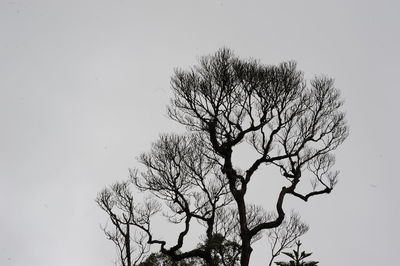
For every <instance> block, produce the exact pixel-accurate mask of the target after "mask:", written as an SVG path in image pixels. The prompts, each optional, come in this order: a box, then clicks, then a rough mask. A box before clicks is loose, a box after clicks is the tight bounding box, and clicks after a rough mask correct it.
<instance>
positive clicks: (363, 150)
mask: <svg viewBox="0 0 400 266" xmlns="http://www.w3.org/2000/svg"><path fill="white" fill-rule="evenodd" d="M399 12H400V4H399V3H398V1H365V0H364V1H361V0H360V1H307V0H297V1H266V0H264V1H227V0H226V1H221V0H220V1H211V0H208V1H188V0H182V1H172V0H168V1H128V0H108V1H106V0H92V1H89V0H79V1H72V0H65V1H55V0H51V1H50V0H49V1H41V0H37V1H34V0H31V1H28V0H26V1H13V0H1V1H0V123H1V130H0V265H4V266H8V265H10V266H11V265H17V266H26V265H29V266H54V265H55V266H71V265H73V266H90V265H93V266H94V265H96V266H107V265H113V261H114V258H115V250H114V247H113V245H112V243H110V242H109V241H107V240H106V239H105V237H104V236H103V234H102V232H101V230H100V227H99V225H100V223H104V222H105V221H106V217H105V215H104V214H103V213H102V212H101V211H100V209H99V208H98V207H97V206H96V204H95V202H94V198H95V197H96V194H97V192H98V191H99V190H101V189H102V188H103V187H104V186H106V185H109V184H111V183H112V182H114V181H116V180H122V179H123V178H125V177H127V175H128V168H129V167H135V166H136V165H137V163H136V161H135V156H137V155H138V154H139V153H140V152H143V151H146V150H148V148H149V147H150V143H151V142H152V141H153V140H155V139H156V138H157V136H158V134H159V133H160V132H166V131H174V130H177V131H179V130H182V129H181V128H180V127H179V126H178V125H177V124H176V123H174V122H172V121H170V120H168V119H167V118H166V116H165V106H166V104H167V103H168V98H169V78H170V76H171V74H172V72H173V69H174V67H188V66H190V65H192V64H194V63H196V60H197V59H198V58H199V56H201V55H205V54H210V53H213V52H215V51H216V50H217V49H218V48H220V47H222V46H228V47H230V48H232V49H233V50H235V52H236V53H237V54H238V55H239V56H241V57H245V58H247V57H253V58H258V59H260V60H261V61H262V62H264V63H267V64H276V63H279V62H281V61H283V60H292V59H293V60H296V61H298V65H299V68H300V69H302V70H303V71H304V72H305V75H306V77H307V78H312V77H313V76H314V75H316V74H327V75H329V76H331V77H334V78H335V80H336V86H337V87H338V88H340V89H341V91H342V95H343V97H344V98H345V99H346V104H345V109H346V111H347V118H348V122H349V125H350V129H351V132H350V137H349V138H348V139H347V141H346V142H345V143H344V144H343V145H342V146H341V147H340V149H339V150H338V152H337V168H338V169H340V170H341V175H340V182H339V184H338V186H337V187H336V189H335V190H334V191H333V193H332V194H330V195H328V196H322V197H319V198H314V199H312V200H311V202H309V203H308V204H302V203H300V202H299V201H298V200H296V201H292V200H290V201H288V202H287V204H285V206H286V207H287V208H298V210H299V211H300V213H301V214H302V217H303V219H304V220H305V221H306V222H308V224H309V225H310V227H311V229H310V231H309V232H308V233H307V235H306V236H305V237H304V238H303V242H304V248H305V249H306V250H307V251H313V252H314V254H313V257H312V258H314V259H316V260H319V261H320V262H321V266H338V265H344V266H346V265H349V266H354V265H364V266H376V265H395V264H396V263H397V262H398V253H399V251H398V248H399V246H400V245H399V237H400V229H399V224H400V214H399V207H398V203H399V199H400V196H399V195H398V189H399V186H400V181H399V171H398V170H397V169H399V162H398V161H399V150H400V146H399V140H398V138H399V133H400V132H399V128H400V126H399V124H398V123H399V118H398V115H399V113H400V112H399V111H400V108H399V96H400V93H399V88H398V86H399V78H400V53H399V47H400V36H399V33H400V30H399V26H400V16H399ZM244 156H246V155H245V154H244ZM269 178H270V177H268V176H266V177H263V179H260V180H258V181H257V182H260V183H258V184H261V186H260V185H258V186H257V187H258V190H259V191H258V192H257V191H254V193H253V195H258V197H259V198H260V197H263V198H261V199H262V200H264V201H265V202H266V203H268V202H269V203H270V202H271V201H272V200H274V198H275V197H274V195H269V194H268V193H262V190H263V189H262V188H263V184H264V185H265V186H267V185H268V182H269ZM256 193H260V194H256ZM263 241H264V240H263ZM260 243H261V244H259V245H258V246H257V248H256V250H255V251H254V253H253V257H252V261H251V265H254V266H258V265H266V261H267V260H266V258H267V256H266V254H264V253H266V250H267V249H266V244H265V242H260Z"/></svg>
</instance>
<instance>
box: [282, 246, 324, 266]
mask: <svg viewBox="0 0 400 266" xmlns="http://www.w3.org/2000/svg"><path fill="white" fill-rule="evenodd" d="M296 246H297V249H293V253H289V252H282V253H283V254H285V255H286V256H288V257H290V258H291V259H292V260H290V261H289V262H283V261H279V262H275V264H276V265H279V266H317V265H318V261H304V259H305V258H307V257H309V256H311V254H312V253H306V252H305V251H302V252H300V246H301V243H300V241H296Z"/></svg>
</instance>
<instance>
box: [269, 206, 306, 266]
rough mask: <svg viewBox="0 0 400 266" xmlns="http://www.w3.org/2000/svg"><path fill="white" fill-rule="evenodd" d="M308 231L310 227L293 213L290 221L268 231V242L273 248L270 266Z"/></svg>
mask: <svg viewBox="0 0 400 266" xmlns="http://www.w3.org/2000/svg"><path fill="white" fill-rule="evenodd" d="M308 229H309V227H308V225H307V224H305V223H303V222H301V221H300V217H299V215H298V214H296V213H294V212H291V214H290V217H289V219H286V218H285V219H284V220H283V222H282V224H281V225H280V226H278V227H275V228H272V229H269V230H267V233H266V235H267V240H268V242H269V245H270V247H271V259H270V261H269V264H268V265H269V266H271V265H272V262H273V261H274V259H275V258H276V257H277V256H279V254H280V253H281V252H282V251H283V250H285V249H287V248H291V247H293V245H294V244H295V242H296V240H297V239H298V238H299V237H300V236H302V235H304V234H305V233H307V231H308Z"/></svg>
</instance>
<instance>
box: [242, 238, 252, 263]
mask: <svg viewBox="0 0 400 266" xmlns="http://www.w3.org/2000/svg"><path fill="white" fill-rule="evenodd" d="M252 251H253V248H252V247H251V246H250V239H243V240H242V254H241V257H240V266H249V263H250V255H251V252H252Z"/></svg>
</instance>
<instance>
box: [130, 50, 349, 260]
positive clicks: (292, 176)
mask: <svg viewBox="0 0 400 266" xmlns="http://www.w3.org/2000/svg"><path fill="white" fill-rule="evenodd" d="M171 85H172V91H173V98H172V100H171V104H170V106H169V107H168V115H169V117H170V118H172V119H173V120H175V121H177V122H179V123H180V124H182V125H185V126H186V127H187V129H188V133H187V134H186V135H183V136H179V135H162V136H161V137H160V139H159V140H158V141H157V142H155V143H154V144H153V147H152V149H151V151H150V152H149V153H145V154H142V155H141V156H140V158H139V161H140V162H141V163H142V164H143V165H144V170H140V171H139V170H132V171H131V178H132V181H133V183H134V184H135V186H136V187H137V188H138V189H140V190H141V191H143V192H150V193H152V195H153V197H155V198H158V200H161V201H162V202H163V203H164V205H163V206H164V207H166V208H167V211H164V214H166V215H167V217H168V219H169V221H170V222H172V223H180V224H183V225H184V228H183V230H182V231H181V232H180V233H179V234H178V236H177V239H176V243H174V244H172V245H171V244H169V245H167V243H166V241H164V240H160V239H157V238H156V237H155V236H154V235H153V232H152V230H151V226H150V222H151V221H150V220H151V219H150V216H151V215H149V213H151V214H154V213H157V212H158V211H159V207H160V205H151V206H150V208H148V209H146V208H145V209H146V211H144V212H143V213H141V212H138V213H137V214H136V215H134V216H133V217H134V218H133V221H131V222H130V224H131V225H133V226H135V227H136V228H138V229H139V230H141V231H142V232H144V233H145V234H146V237H147V243H148V244H158V245H160V249H161V252H162V253H163V254H166V255H168V256H170V258H171V259H173V260H175V261H179V260H182V259H187V258H193V257H198V258H201V259H203V260H204V261H205V262H206V264H207V265H215V264H214V263H213V247H212V245H210V244H207V243H212V241H210V240H212V239H213V237H214V236H215V234H216V233H219V232H218V231H217V227H218V221H220V220H221V219H220V217H219V216H220V215H222V214H223V213H227V210H231V209H233V210H234V211H233V212H232V215H233V216H232V217H233V218H234V219H236V221H237V226H236V228H237V232H238V233H236V234H229V235H228V234H227V237H228V238H230V240H231V241H235V242H236V243H238V245H239V246H240V254H239V255H238V256H239V257H240V265H241V266H247V265H249V260H250V256H251V253H252V247H251V245H252V243H253V242H254V241H255V240H256V239H258V238H259V237H260V235H261V233H262V231H263V230H266V229H272V228H275V227H278V226H279V225H280V224H281V223H282V222H283V220H284V218H285V211H284V210H283V207H282V206H283V202H284V200H285V197H286V196H287V195H292V196H295V197H297V198H299V199H302V200H304V201H307V200H308V199H309V198H311V197H313V196H316V195H321V194H327V193H330V192H331V191H332V189H333V187H334V185H335V184H336V182H337V176H338V172H337V171H332V170H331V168H332V166H333V165H334V162H335V160H334V156H333V154H332V152H333V151H334V150H335V149H336V148H337V147H338V146H339V145H340V144H341V143H342V142H343V141H344V140H345V138H346V137H347V135H348V130H347V126H346V121H345V115H344V113H343V112H342V111H341V106H342V100H341V98H340V94H339V91H338V90H337V89H336V88H335V87H334V84H333V80H332V79H330V78H327V77H316V78H315V79H313V80H312V81H311V82H306V81H305V80H304V77H303V74H302V72H300V71H298V70H297V69H296V64H295V63H294V62H285V63H282V64H280V65H278V66H268V65H263V64H261V63H259V62H258V61H256V60H243V59H240V58H238V57H236V56H235V55H234V54H233V53H232V51H230V50H229V49H225V48H223V49H220V50H219V51H217V52H216V53H215V54H214V55H211V56H205V57H202V58H201V59H200V61H199V64H198V65H197V66H194V67H192V68H191V69H189V70H181V69H177V70H176V71H175V73H174V75H173V77H172V79H171ZM239 145H249V147H250V148H252V150H253V151H254V153H255V155H256V156H257V158H256V159H255V160H254V161H253V162H252V163H251V164H249V165H248V167H246V168H245V169H240V168H239V167H237V165H235V162H234V160H233V158H234V155H237V153H238V152H239V151H240V150H239V149H236V147H238V146H239ZM235 158H237V157H235ZM261 167H276V168H277V169H279V171H280V173H281V175H282V177H283V180H285V182H286V184H285V185H284V186H283V187H282V189H281V190H280V192H279V195H278V197H277V198H276V199H275V200H274V201H275V202H276V203H275V205H276V209H275V215H272V216H271V215H269V214H268V212H264V211H262V209H261V208H260V207H257V206H254V205H253V204H251V203H249V202H247V201H246V198H245V196H246V194H247V192H248V188H249V184H250V183H251V181H252V180H253V179H254V178H265V179H266V180H267V178H268V176H265V177H261V176H258V177H255V175H254V174H255V173H256V172H257V170H258V169H259V168H261ZM310 181H311V187H310V189H309V190H308V191H306V192H302V191H300V190H299V187H300V186H299V184H301V183H306V184H307V183H308V182H310ZM301 187H302V188H304V186H303V185H302V186H301ZM152 208H155V209H152ZM141 214H142V215H144V217H141V216H140V215H141ZM193 222H199V223H200V224H202V225H204V228H205V234H204V235H205V241H204V243H206V244H205V245H203V246H198V247H196V248H194V249H191V250H188V251H183V250H182V248H183V244H184V242H185V238H186V237H187V235H188V232H189V230H190V228H191V224H192V223H193ZM225 225H227V226H228V225H229V222H225ZM220 227H221V226H220Z"/></svg>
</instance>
